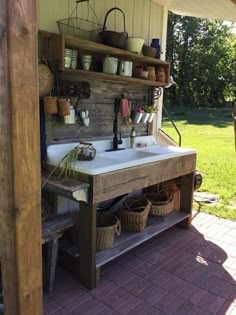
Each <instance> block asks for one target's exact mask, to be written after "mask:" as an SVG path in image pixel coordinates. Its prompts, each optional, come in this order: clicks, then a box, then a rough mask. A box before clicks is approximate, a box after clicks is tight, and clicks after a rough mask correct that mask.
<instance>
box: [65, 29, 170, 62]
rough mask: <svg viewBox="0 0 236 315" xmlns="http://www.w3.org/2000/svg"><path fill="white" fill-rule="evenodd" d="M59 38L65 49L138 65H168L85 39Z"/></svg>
mask: <svg viewBox="0 0 236 315" xmlns="http://www.w3.org/2000/svg"><path fill="white" fill-rule="evenodd" d="M61 36H62V41H63V42H64V43H65V47H66V48H73V49H75V48H76V49H84V50H88V51H91V52H95V53H99V54H103V55H110V56H116V57H118V58H122V59H125V60H131V61H137V62H140V63H147V64H153V65H169V62H167V61H163V60H160V59H156V58H151V57H147V56H143V55H139V54H135V53H133V52H130V51H127V50H123V49H119V48H114V47H110V46H107V45H103V44H99V43H96V42H92V41H89V40H86V39H82V38H78V37H73V36H69V35H61Z"/></svg>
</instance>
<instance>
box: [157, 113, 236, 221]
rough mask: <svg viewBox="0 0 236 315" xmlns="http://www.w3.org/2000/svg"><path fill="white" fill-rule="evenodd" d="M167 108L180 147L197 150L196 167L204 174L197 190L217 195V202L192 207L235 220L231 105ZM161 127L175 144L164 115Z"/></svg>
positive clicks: (235, 158)
mask: <svg viewBox="0 0 236 315" xmlns="http://www.w3.org/2000/svg"><path fill="white" fill-rule="evenodd" d="M168 111H169V113H170V114H171V117H172V119H173V120H174V122H175V123H176V126H177V127H178V129H179V131H180V133H181V135H182V147H191V148H194V149H195V150H196V151H197V169H198V170H199V171H200V172H201V173H202V175H203V184H202V186H201V187H200V189H199V191H206V192H209V193H213V194H218V196H219V203H218V204H217V205H214V206H213V205H206V204H204V203H200V204H199V203H194V208H195V209H196V210H200V211H204V212H208V213H211V214H214V215H216V216H219V217H223V218H227V219H232V220H235V221H236V151H235V148H234V130H233V123H232V117H231V108H224V109H222V108H221V109H206V108H199V109H190V108H188V109H186V108H185V109H183V108H182V109H177V108H174V109H173V108H169V109H168ZM162 129H163V130H164V131H165V132H166V133H168V134H169V135H170V136H171V137H172V138H173V139H174V140H175V141H176V142H177V143H178V137H177V136H176V133H175V130H174V128H173V127H172V126H171V124H170V122H169V120H168V119H166V118H165V116H164V121H163V126H162Z"/></svg>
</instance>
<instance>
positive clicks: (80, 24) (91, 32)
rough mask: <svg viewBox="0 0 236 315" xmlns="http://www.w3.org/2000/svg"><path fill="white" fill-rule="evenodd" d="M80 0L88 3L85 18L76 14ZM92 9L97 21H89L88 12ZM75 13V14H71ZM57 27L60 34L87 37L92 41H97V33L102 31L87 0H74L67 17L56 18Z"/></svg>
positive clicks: (101, 26)
mask: <svg viewBox="0 0 236 315" xmlns="http://www.w3.org/2000/svg"><path fill="white" fill-rule="evenodd" d="M81 2H87V4H88V13H87V19H83V18H80V17H79V14H78V4H79V3H81ZM90 11H92V13H93V15H94V16H95V18H96V20H97V23H96V22H92V21H89V13H90ZM74 14H75V16H73V15H74ZM57 25H58V29H59V32H60V34H65V35H71V36H76V37H80V38H84V39H89V40H92V41H97V39H98V33H99V32H100V31H102V29H103V25H102V24H99V22H98V18H97V15H96V13H95V12H94V10H93V8H92V7H91V5H90V4H89V0H78V1H76V6H75V8H74V10H73V11H72V13H71V15H70V17H69V18H68V19H63V20H58V21H57Z"/></svg>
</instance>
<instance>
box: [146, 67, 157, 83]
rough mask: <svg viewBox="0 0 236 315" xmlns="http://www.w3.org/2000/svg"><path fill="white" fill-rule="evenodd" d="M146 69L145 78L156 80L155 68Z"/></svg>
mask: <svg viewBox="0 0 236 315" xmlns="http://www.w3.org/2000/svg"><path fill="white" fill-rule="evenodd" d="M146 70H147V72H148V76H147V79H148V80H150V81H156V73H155V68H154V67H147V68H146Z"/></svg>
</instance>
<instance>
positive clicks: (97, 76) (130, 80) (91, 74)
mask: <svg viewBox="0 0 236 315" xmlns="http://www.w3.org/2000/svg"><path fill="white" fill-rule="evenodd" d="M62 73H63V75H68V74H69V75H78V76H80V78H82V79H84V78H90V79H94V80H104V81H114V82H120V83H126V84H141V85H147V86H155V87H165V86H166V85H168V83H167V82H166V83H163V82H157V81H150V80H144V79H138V78H134V77H124V76H121V75H115V74H106V73H102V72H95V71H85V70H79V69H76V70H71V69H65V70H63V71H62Z"/></svg>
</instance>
